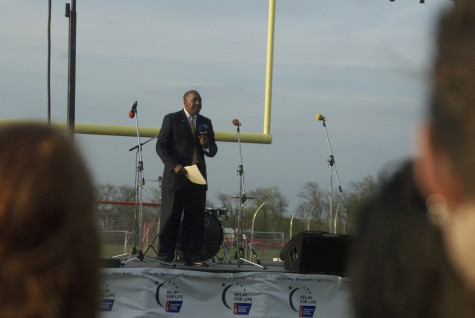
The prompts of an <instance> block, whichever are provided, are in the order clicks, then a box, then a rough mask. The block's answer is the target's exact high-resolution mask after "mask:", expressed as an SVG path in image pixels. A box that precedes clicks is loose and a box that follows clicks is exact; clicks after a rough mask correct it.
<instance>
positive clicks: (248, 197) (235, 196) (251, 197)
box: [231, 195, 256, 200]
mask: <svg viewBox="0 0 475 318" xmlns="http://www.w3.org/2000/svg"><path fill="white" fill-rule="evenodd" d="M245 197H246V199H249V200H252V199H255V198H256V197H253V196H249V195H246V196H245ZM231 198H233V199H240V198H241V197H240V196H239V195H233V196H231Z"/></svg>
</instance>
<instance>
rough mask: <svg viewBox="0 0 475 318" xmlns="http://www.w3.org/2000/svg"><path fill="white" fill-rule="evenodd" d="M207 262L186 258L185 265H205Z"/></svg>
mask: <svg viewBox="0 0 475 318" xmlns="http://www.w3.org/2000/svg"><path fill="white" fill-rule="evenodd" d="M204 265H205V263H204V262H201V261H198V260H195V259H187V260H185V266H204Z"/></svg>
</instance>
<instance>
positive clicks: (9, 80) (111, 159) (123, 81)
mask: <svg viewBox="0 0 475 318" xmlns="http://www.w3.org/2000/svg"><path fill="white" fill-rule="evenodd" d="M425 2H426V3H425V4H420V3H419V0H395V1H394V2H391V1H389V0H352V1H348V0H345V1H344V0H277V4H276V17H275V46H274V76H273V94H272V118H271V133H272V135H273V142H272V144H270V145H259V144H248V143H243V144H242V158H243V165H244V174H245V187H246V191H247V192H249V191H251V190H254V189H256V188H261V187H271V186H278V187H279V189H280V190H281V192H282V193H283V194H284V195H286V196H287V198H288V199H289V202H290V205H291V207H292V206H295V204H296V203H297V202H298V198H297V196H296V194H297V192H298V191H299V190H300V189H301V187H302V186H303V185H304V184H305V182H307V181H313V182H318V183H319V184H320V185H321V186H322V187H323V188H324V189H328V187H329V184H330V169H329V166H328V162H327V160H328V158H329V149H328V146H327V140H326V136H325V131H324V129H323V126H322V122H319V121H317V120H316V119H315V116H316V115H317V114H319V113H320V114H323V115H324V116H326V117H327V118H328V121H327V131H328V136H329V139H330V143H331V146H332V150H333V154H334V156H335V159H336V167H337V170H338V176H339V180H340V182H341V185H342V188H343V191H345V190H347V189H348V183H349V182H351V181H359V180H361V179H362V178H363V177H365V176H367V175H373V176H375V177H376V176H377V174H378V172H379V171H380V170H381V169H383V168H384V167H386V166H388V164H389V165H390V163H391V162H394V161H395V160H401V159H404V158H407V157H409V156H411V154H412V153H413V151H414V146H413V144H414V143H413V135H414V132H415V129H416V127H417V125H418V123H419V122H420V120H421V119H422V118H423V115H424V106H425V104H426V101H427V94H428V86H427V79H428V76H429V74H430V73H429V71H430V65H431V61H432V58H433V36H434V31H435V25H436V21H437V18H438V17H439V15H440V12H441V10H442V9H443V8H445V7H446V6H448V5H451V1H449V0H426V1H425ZM76 4H77V20H78V22H77V66H76V67H77V71H76V72H77V73H76V122H77V123H94V124H107V125H123V126H134V127H135V125H136V121H135V119H130V118H129V117H128V111H129V110H130V107H131V105H132V103H133V102H134V101H135V100H137V101H138V111H139V113H138V114H139V116H138V118H139V126H140V127H160V126H161V123H162V118H163V116H164V115H166V114H167V113H170V112H174V111H177V110H179V109H181V108H182V107H183V104H182V96H183V93H184V92H185V91H187V90H189V89H196V90H198V91H199V92H200V93H201V96H202V99H203V109H202V112H201V113H202V114H203V115H205V116H207V117H209V118H210V119H211V120H212V121H213V126H214V129H215V131H231V132H235V131H236V129H235V127H234V126H233V125H232V120H233V119H235V118H237V119H239V120H240V121H241V122H242V126H241V132H243V133H244V132H250V133H262V132H263V122H264V97H265V73H266V55H267V25H268V9H269V2H268V0H239V1H225V0H200V1H191V0H188V1H181V0H168V1H162V0H142V1H123V0H120V1H119V0H115V1H105V0H102V1H96V0H78V1H76ZM64 7H65V2H64V1H53V8H52V30H51V32H52V60H51V91H52V120H53V121H57V122H66V114H67V107H66V105H67V76H68V75H67V64H68V23H69V20H68V19H67V18H66V17H65V16H64ZM47 14H48V6H47V1H37V0H15V1H11V0H0V43H1V46H0V90H1V98H2V110H3V111H2V118H3V119H41V120H46V119H47V86H46V80H47ZM76 140H77V143H78V144H79V145H80V147H81V149H82V151H83V154H84V156H85V158H86V159H87V162H88V165H89V167H90V169H91V171H92V173H93V176H94V180H95V181H96V183H100V184H106V183H111V184H116V185H123V184H126V185H131V186H133V185H134V178H135V155H136V154H135V152H129V149H130V148H131V147H133V146H134V145H136V144H137V138H136V137H114V136H96V135H77V137H76ZM145 140H147V138H142V140H141V141H142V142H143V141H145ZM218 148H219V151H218V154H217V156H216V157H215V158H212V159H208V160H207V164H208V178H209V180H208V181H209V192H208V194H209V196H208V198H209V199H210V200H211V201H214V202H215V203H217V201H216V200H215V196H216V194H217V193H218V192H224V193H228V194H230V195H231V194H235V193H237V191H238V189H239V177H238V175H237V173H236V171H237V168H238V166H239V164H240V159H239V147H238V145H237V144H236V143H226V142H219V143H218ZM143 161H144V175H145V179H146V180H152V179H157V177H158V176H159V175H161V174H162V170H163V164H162V163H161V161H160V160H159V158H158V156H157V155H156V152H155V143H154V142H150V143H148V144H146V145H145V146H144V149H143ZM336 183H337V180H336V178H335V174H333V185H334V187H335V189H334V191H336ZM156 186H157V184H156V183H154V182H147V183H146V188H147V187H148V188H150V187H156ZM148 188H147V189H148Z"/></svg>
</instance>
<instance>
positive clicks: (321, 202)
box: [96, 173, 387, 240]
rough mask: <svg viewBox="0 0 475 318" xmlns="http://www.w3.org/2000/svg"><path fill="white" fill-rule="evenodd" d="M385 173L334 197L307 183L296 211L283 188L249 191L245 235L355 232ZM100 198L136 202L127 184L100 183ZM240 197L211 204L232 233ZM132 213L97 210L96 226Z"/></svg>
mask: <svg viewBox="0 0 475 318" xmlns="http://www.w3.org/2000/svg"><path fill="white" fill-rule="evenodd" d="M386 175H387V174H386ZM386 175H385V174H384V173H380V174H379V176H378V179H375V178H374V177H373V176H371V175H367V176H366V177H364V178H362V179H361V180H359V181H354V182H350V183H349V184H348V186H347V189H345V190H344V191H342V192H341V193H340V191H338V189H332V193H331V196H330V190H329V189H327V188H325V189H324V188H322V187H321V186H320V185H319V184H318V183H317V182H312V181H308V182H306V183H305V184H304V185H302V187H301V188H300V190H299V192H298V193H297V197H298V203H297V205H296V207H295V208H292V209H290V208H289V199H288V198H287V197H286V196H285V195H284V194H283V193H282V192H281V191H280V189H279V187H277V186H273V187H267V188H255V189H254V190H252V191H249V192H248V193H246V197H252V200H251V199H248V200H246V201H245V202H244V204H243V206H242V211H243V218H242V224H243V225H242V227H243V231H244V232H245V231H250V230H253V231H254V232H278V233H284V235H285V238H286V239H287V240H288V239H290V236H291V235H292V236H294V235H295V234H297V233H299V232H301V231H324V232H328V233H338V234H352V233H354V231H355V228H354V227H355V225H354V221H353V220H354V219H355V214H356V213H357V211H358V208H359V207H360V206H361V204H362V203H363V202H364V201H365V200H367V199H368V198H369V197H370V196H371V195H372V194H373V193H374V192H375V191H377V189H378V186H379V185H380V184H381V183H382V182H384V180H385V179H386V177H385V176H386ZM96 195H97V198H98V200H105V201H129V202H130V201H132V202H133V201H134V199H135V189H134V187H132V186H127V185H122V186H115V185H111V184H107V185H97V187H96ZM236 197H239V193H237V194H236V193H234V194H229V193H221V192H219V193H218V195H217V202H211V201H208V202H207V206H209V207H216V208H217V207H220V208H222V209H225V210H226V211H227V220H224V221H222V222H221V225H222V226H223V227H225V228H232V229H234V230H236V229H237V228H238V224H239V223H238V222H239V214H240V211H241V201H240V200H239V199H236ZM142 198H143V202H160V189H158V188H157V189H155V190H151V191H148V192H147V193H143V194H142ZM261 205H262V207H261ZM259 207H261V208H260V209H259V210H258V208H259ZM130 211H131V210H130V208H129V209H124V208H123V207H120V206H114V205H110V206H109V205H108V206H107V208H104V207H103V208H101V209H98V223H99V225H100V227H101V228H102V229H103V230H123V229H124V228H130V226H131V225H130V224H132V223H133V222H134V213H131V212H130ZM256 212H257V214H256ZM157 217H158V209H157V208H156V207H155V208H150V207H143V221H144V222H152V221H157ZM253 220H254V227H253V228H252V225H253V224H252V223H253Z"/></svg>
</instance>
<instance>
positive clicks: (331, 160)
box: [322, 120, 343, 234]
mask: <svg viewBox="0 0 475 318" xmlns="http://www.w3.org/2000/svg"><path fill="white" fill-rule="evenodd" d="M322 122H323V128H324V130H325V136H326V137H327V144H328V150H329V151H330V157H329V159H328V164H329V166H330V190H329V196H328V197H329V204H330V222H331V218H332V217H333V170H335V176H336V181H337V183H338V190H339V191H340V193H342V192H343V191H342V189H341V185H340V179H339V178H338V171H337V169H336V162H335V156H334V155H333V152H332V147H331V145H330V139H329V138H328V131H327V125H326V123H325V120H322ZM329 226H330V232H332V230H331V223H330V225H329ZM333 234H336V214H335V220H334V228H333Z"/></svg>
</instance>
